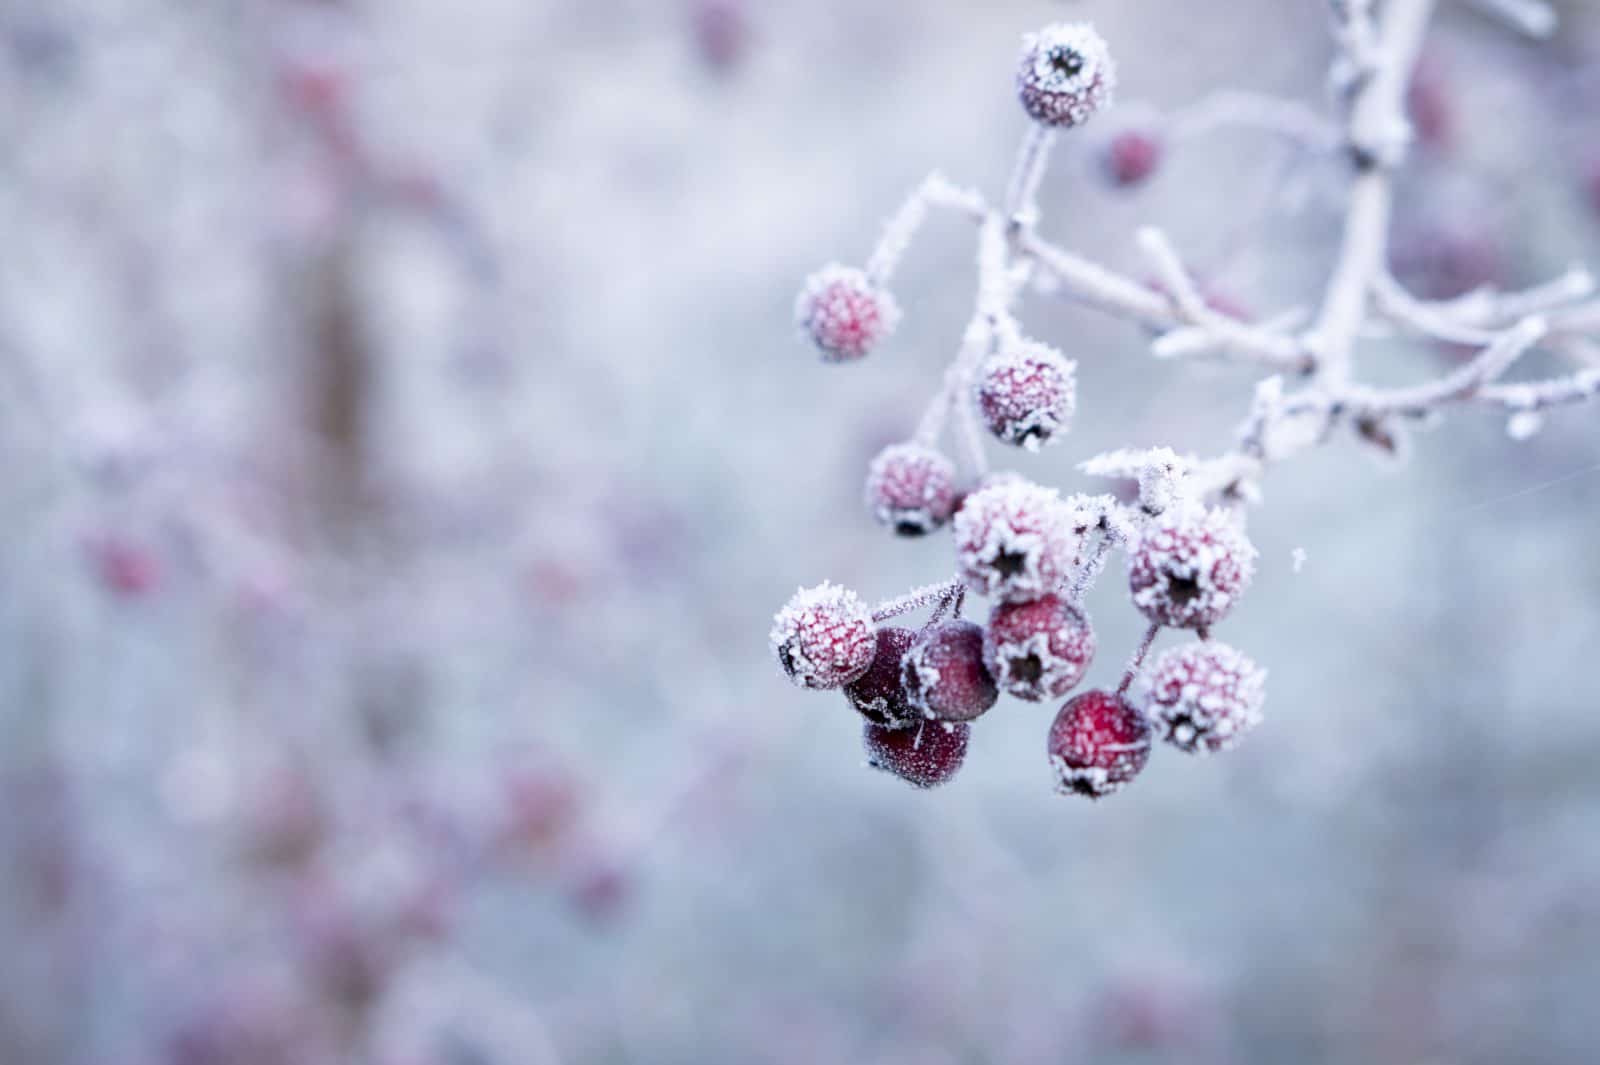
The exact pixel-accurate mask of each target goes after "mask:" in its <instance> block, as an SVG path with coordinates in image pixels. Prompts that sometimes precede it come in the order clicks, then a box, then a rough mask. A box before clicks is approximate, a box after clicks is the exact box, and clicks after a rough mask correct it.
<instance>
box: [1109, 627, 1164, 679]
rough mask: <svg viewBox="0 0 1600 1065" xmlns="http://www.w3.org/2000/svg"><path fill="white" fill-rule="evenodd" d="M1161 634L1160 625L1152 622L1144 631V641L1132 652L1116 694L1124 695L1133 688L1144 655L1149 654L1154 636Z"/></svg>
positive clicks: (1154, 639) (1154, 640) (1142, 663)
mask: <svg viewBox="0 0 1600 1065" xmlns="http://www.w3.org/2000/svg"><path fill="white" fill-rule="evenodd" d="M1160 632H1161V623H1160V622H1155V621H1152V622H1151V623H1150V627H1149V628H1148V629H1146V630H1145V634H1144V639H1143V640H1141V641H1140V643H1139V646H1138V648H1137V649H1136V650H1135V651H1134V652H1133V657H1132V658H1130V659H1129V660H1128V668H1127V670H1126V671H1125V672H1124V673H1123V674H1122V683H1121V684H1119V685H1117V694H1118V695H1126V694H1128V689H1129V688H1131V687H1133V678H1134V677H1136V676H1138V675H1139V667H1140V666H1142V665H1144V659H1145V655H1148V654H1149V653H1150V646H1151V645H1152V644H1154V643H1155V642H1156V636H1157V635H1159V634H1160Z"/></svg>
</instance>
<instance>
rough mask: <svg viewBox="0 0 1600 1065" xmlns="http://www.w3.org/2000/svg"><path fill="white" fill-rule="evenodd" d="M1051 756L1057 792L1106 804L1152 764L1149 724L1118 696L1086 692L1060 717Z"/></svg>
mask: <svg viewBox="0 0 1600 1065" xmlns="http://www.w3.org/2000/svg"><path fill="white" fill-rule="evenodd" d="M1049 750H1050V765H1051V766H1052V767H1053V768H1054V769H1055V771H1056V782H1057V790H1058V791H1060V792H1061V793H1062V794H1063V795H1065V794H1069V793H1070V794H1074V795H1086V796H1088V797H1089V798H1091V799H1103V798H1105V797H1106V796H1107V795H1110V794H1111V793H1112V792H1114V791H1117V790H1118V789H1120V788H1121V787H1122V786H1123V785H1124V784H1126V783H1128V781H1130V780H1132V779H1133V778H1134V777H1136V776H1138V775H1139V771H1140V770H1142V769H1143V768H1144V764H1145V762H1147V761H1149V759H1150V722H1149V721H1147V720H1146V719H1145V716H1144V715H1143V714H1141V713H1140V712H1139V711H1138V710H1136V709H1135V708H1134V707H1133V706H1132V705H1131V704H1130V703H1129V702H1128V701H1127V700H1126V699H1124V698H1123V697H1122V696H1121V695H1118V694H1117V693H1115V692H1108V691H1099V690H1096V691H1089V692H1084V693H1083V694H1082V695H1079V696H1076V697H1074V698H1072V699H1069V700H1068V701H1067V704H1066V705H1065V706H1063V707H1062V708H1061V711H1060V712H1059V713H1058V714H1056V719H1055V723H1054V724H1052V725H1051V726H1050V744H1049Z"/></svg>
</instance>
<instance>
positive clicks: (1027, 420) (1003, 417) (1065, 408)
mask: <svg viewBox="0 0 1600 1065" xmlns="http://www.w3.org/2000/svg"><path fill="white" fill-rule="evenodd" d="M976 395H977V401H978V411H979V413H981V414H982V415H983V421H984V424H986V425H987V426H988V427H989V431H990V432H991V433H993V434H994V435H995V436H997V437H999V438H1000V439H1001V440H1003V441H1005V442H1006V443H1008V444H1013V445H1015V446H1017V447H1024V448H1027V449H1028V450H1029V451H1038V450H1039V448H1040V447H1041V446H1043V445H1044V444H1047V443H1049V442H1050V441H1051V440H1052V439H1054V438H1055V436H1056V434H1057V433H1059V432H1064V431H1065V430H1066V428H1067V424H1068V423H1069V422H1070V421H1071V420H1072V411H1073V409H1074V408H1075V407H1076V406H1077V403H1078V387H1077V370H1076V366H1075V364H1074V363H1073V362H1072V361H1071V360H1069V359H1067V358H1065V357H1063V356H1062V354H1061V353H1060V352H1058V351H1056V350H1055V349H1054V348H1051V347H1049V346H1047V345H1045V344H1040V343H1037V342H1034V341H1024V342H1023V343H1022V344H1020V345H1018V346H1017V347H1015V348H1014V349H1012V350H1003V351H997V352H995V353H994V354H993V355H991V356H989V358H988V359H987V360H985V362H984V364H983V366H982V367H980V369H979V371H978V381H977V386H976Z"/></svg>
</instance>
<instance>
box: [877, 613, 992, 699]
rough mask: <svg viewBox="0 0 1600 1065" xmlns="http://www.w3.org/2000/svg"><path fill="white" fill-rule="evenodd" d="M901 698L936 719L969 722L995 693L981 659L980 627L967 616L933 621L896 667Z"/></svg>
mask: <svg viewBox="0 0 1600 1065" xmlns="http://www.w3.org/2000/svg"><path fill="white" fill-rule="evenodd" d="M900 680H901V683H902V684H904V685H905V690H906V697H907V699H908V700H909V701H910V703H911V705H912V706H914V707H916V708H917V709H918V710H920V711H922V715H923V716H924V717H927V718H931V719H933V720H936V721H971V720H972V719H973V718H975V717H980V716H982V715H983V714H984V713H985V712H986V711H987V710H988V709H989V708H990V707H991V706H993V705H994V704H995V701H996V700H997V699H999V698H1000V689H999V688H998V687H996V686H995V682H994V677H993V676H991V675H990V673H989V668H988V667H987V666H985V665H984V664H983V630H982V629H981V628H979V627H978V626H976V625H974V624H973V623H972V622H970V621H946V622H942V623H941V624H938V625H935V626H933V627H932V628H931V629H929V630H928V631H927V632H926V633H924V634H923V635H922V636H921V637H920V638H919V639H918V640H917V642H916V643H914V644H912V645H911V649H910V650H909V651H907V652H906V657H905V661H904V662H903V663H902V665H901V667H900Z"/></svg>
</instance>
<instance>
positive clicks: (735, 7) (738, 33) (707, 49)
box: [690, 0, 750, 73]
mask: <svg viewBox="0 0 1600 1065" xmlns="http://www.w3.org/2000/svg"><path fill="white" fill-rule="evenodd" d="M690 15H691V18H692V20H693V22H692V29H693V31H694V39H695V44H696V45H697V46H698V47H699V50H700V57H701V58H702V59H704V60H705V62H706V65H707V66H709V67H710V68H711V69H712V70H714V71H716V72H717V73H725V72H727V71H729V70H731V69H733V67H734V66H736V65H737V64H738V62H739V61H740V60H741V59H743V58H744V54H745V51H746V50H747V48H748V46H749V43H750V25H749V15H748V12H747V11H746V10H745V5H744V3H743V0H697V2H696V3H695V5H694V8H693V10H692V11H691V12H690Z"/></svg>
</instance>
